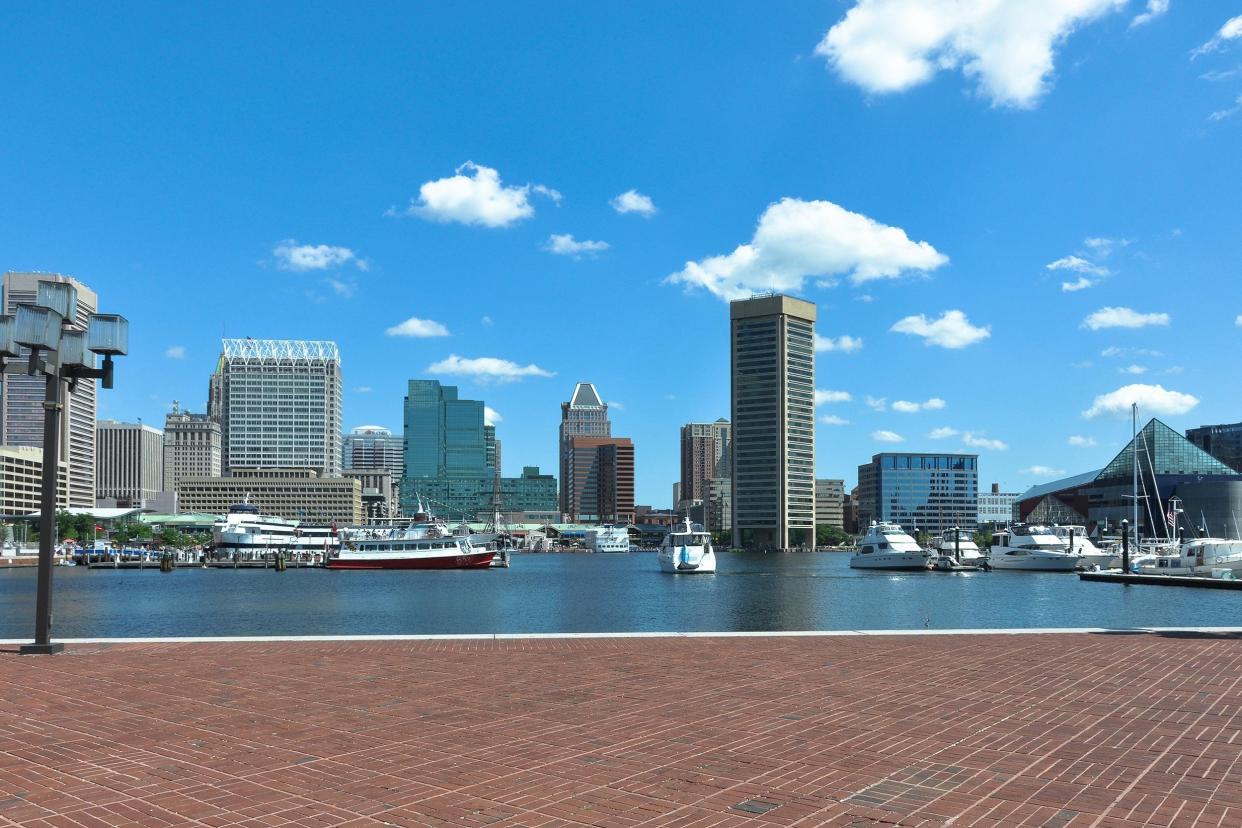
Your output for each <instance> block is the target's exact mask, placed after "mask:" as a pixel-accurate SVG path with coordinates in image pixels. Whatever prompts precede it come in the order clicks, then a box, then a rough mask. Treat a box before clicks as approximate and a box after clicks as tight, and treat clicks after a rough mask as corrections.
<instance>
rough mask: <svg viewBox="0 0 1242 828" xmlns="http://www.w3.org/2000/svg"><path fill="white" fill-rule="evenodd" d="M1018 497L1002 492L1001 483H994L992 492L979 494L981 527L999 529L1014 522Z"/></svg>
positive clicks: (1016, 493)
mask: <svg viewBox="0 0 1242 828" xmlns="http://www.w3.org/2000/svg"><path fill="white" fill-rule="evenodd" d="M1018 495H1019V493H1018V492H1002V491H1001V490H1000V484H999V483H993V484H992V491H990V492H979V526H983V527H993V528H998V527H1001V526H1004V525H1006V524H1008V523H1010V522H1012V521H1013V519H1014V518H1013V504H1014V503H1015V502H1017V500H1018Z"/></svg>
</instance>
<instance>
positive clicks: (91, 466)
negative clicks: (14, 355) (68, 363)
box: [0, 273, 99, 509]
mask: <svg viewBox="0 0 1242 828" xmlns="http://www.w3.org/2000/svg"><path fill="white" fill-rule="evenodd" d="M41 281H46V282H68V283H69V284H72V285H73V286H74V288H76V290H77V293H78V308H77V319H76V320H74V321H75V324H74V327H76V328H79V329H83V330H84V329H85V328H86V323H87V320H88V318H89V317H90V315H91V314H92V313H95V312H97V311H98V309H99V302H98V297H97V296H96V295H95V291H93V290H91V289H90V288H88V287H87V286H86V285H84V284H82V283H81V282H79V281H78V280H77V279H73V278H71V277H68V276H61V275H60V274H57V273H5V274H4V312H5V313H14V312H16V310H17V306H18V305H20V304H32V303H34V302H35V301H36V299H37V298H38V293H39V282H41ZM22 351H23V355H24V353H25V349H24V348H23V349H22ZM44 392H45V382H44V378H43V377H29V376H25V375H24V374H9V375H7V376H5V378H4V389H3V394H2V395H0V444H3V445H8V446H33V447H35V448H38V449H40V450H41V449H42V448H43V397H44ZM59 453H60V458H61V459H62V460H64V461H65V464H66V468H67V469H68V475H69V488H68V493H67V497H66V499H65V500H64V501H62V502H61V503H60V505H61V506H65V507H69V508H77V509H90V508H94V506H95V380H93V379H80V380H78V382H77V385H76V387H75V388H74V390H73V391H69V390H68V389H65V406H64V409H63V412H62V414H61V420H60V451H59Z"/></svg>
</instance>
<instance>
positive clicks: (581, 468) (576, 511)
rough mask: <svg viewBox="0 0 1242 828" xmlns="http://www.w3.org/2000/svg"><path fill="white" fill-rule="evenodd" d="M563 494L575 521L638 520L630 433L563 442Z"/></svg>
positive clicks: (622, 521) (571, 518) (618, 521)
mask: <svg viewBox="0 0 1242 828" xmlns="http://www.w3.org/2000/svg"><path fill="white" fill-rule="evenodd" d="M562 451H563V453H564V454H563V458H564V459H563V461H562V465H563V466H564V469H565V473H564V475H565V476H564V477H563V478H562V479H561V495H562V498H563V500H564V502H565V505H567V506H568V507H569V511H567V512H566V513H565V515H566V517H565V520H567V521H569V522H571V523H625V522H633V520H634V443H633V442H632V441H631V440H630V438H629V437H571V438H569V440H568V441H567V442H565V443H563V444H562Z"/></svg>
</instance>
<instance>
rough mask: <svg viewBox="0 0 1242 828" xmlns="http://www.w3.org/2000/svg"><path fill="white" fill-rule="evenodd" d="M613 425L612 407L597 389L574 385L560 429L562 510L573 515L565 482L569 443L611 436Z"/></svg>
mask: <svg viewBox="0 0 1242 828" xmlns="http://www.w3.org/2000/svg"><path fill="white" fill-rule="evenodd" d="M610 436H612V423H611V422H610V421H609V419H608V404H607V403H605V402H604V401H603V400H602V399H601V398H600V396H599V392H598V391H596V390H595V386H594V385H593V384H591V383H589V382H580V383H578V384H577V385H575V386H574V393H573V396H571V397H570V398H569V402H564V403H561V426H560V471H561V497H560V500H561V511H562V512H564V513H566V514H569V513H570V512H572V511H573V510H572V509H571V508H570V502H569V499H570V498H569V492H568V491H567V490H566V487H565V481H566V480H567V479H568V477H569V469H568V467H567V463H568V461H569V441H570V440H571V439H572V438H574V437H610Z"/></svg>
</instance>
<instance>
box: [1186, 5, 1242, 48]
mask: <svg viewBox="0 0 1242 828" xmlns="http://www.w3.org/2000/svg"><path fill="white" fill-rule="evenodd" d="M1238 38H1242V14H1240V15H1238V16H1237V17H1231V18H1229V19H1228V20H1226V21H1225V23H1224V25H1223V26H1221V27H1220V29H1218V30H1217V32H1216V34H1214V35H1212V39H1211V40H1209V41H1208V42H1207V43H1204V44H1203V45H1202V46H1200V47H1199V48H1197V49H1195V50H1194V51H1193V52H1191V53H1190V56H1191V58H1192V59H1193V58H1197V57H1199V55H1202V54H1206V53H1208V52H1214V51H1216V50H1217V49H1219V48H1220V47H1221V45H1222V44H1224V42H1225V41H1226V40H1237V39H1238Z"/></svg>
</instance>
